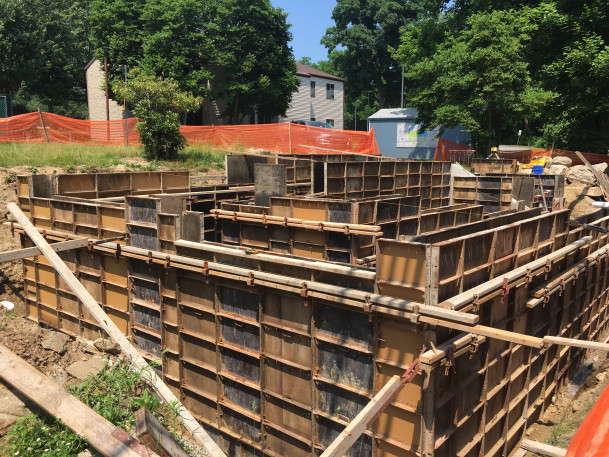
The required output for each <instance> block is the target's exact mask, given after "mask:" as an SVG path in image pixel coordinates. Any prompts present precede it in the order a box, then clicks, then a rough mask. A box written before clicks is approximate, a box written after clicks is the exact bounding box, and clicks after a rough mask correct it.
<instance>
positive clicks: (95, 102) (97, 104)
mask: <svg viewBox="0 0 609 457" xmlns="http://www.w3.org/2000/svg"><path fill="white" fill-rule="evenodd" d="M86 78H87V102H88V104H89V120H90V121H105V120H106V91H105V90H104V69H103V63H102V62H99V61H97V60H96V61H94V62H93V63H92V64H91V65H90V66H89V68H87V73H86ZM109 105H110V120H111V121H116V120H120V119H125V118H126V117H131V113H130V112H129V111H128V110H126V111H123V107H122V106H121V105H119V104H118V103H117V102H116V101H114V100H112V99H110V100H109Z"/></svg>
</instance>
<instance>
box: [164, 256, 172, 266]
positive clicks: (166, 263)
mask: <svg viewBox="0 0 609 457" xmlns="http://www.w3.org/2000/svg"><path fill="white" fill-rule="evenodd" d="M170 267H171V257H170V256H167V257H165V268H170Z"/></svg>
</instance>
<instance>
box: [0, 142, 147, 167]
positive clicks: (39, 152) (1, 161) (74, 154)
mask: <svg viewBox="0 0 609 457" xmlns="http://www.w3.org/2000/svg"><path fill="white" fill-rule="evenodd" d="M141 156H142V149H141V148H139V147H129V148H127V147H124V146H91V145H82V144H71V143H66V144H63V143H49V144H46V143H42V144H41V143H0V167H16V166H21V165H25V166H28V167H30V168H36V167H45V166H50V167H64V168H68V167H76V166H80V167H84V168H109V167H111V166H112V165H118V164H119V163H120V161H121V159H126V158H133V157H141Z"/></svg>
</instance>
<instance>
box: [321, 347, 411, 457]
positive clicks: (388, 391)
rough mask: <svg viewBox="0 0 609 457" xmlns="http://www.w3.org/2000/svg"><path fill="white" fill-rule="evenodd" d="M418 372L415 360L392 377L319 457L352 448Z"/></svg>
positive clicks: (337, 454)
mask: <svg viewBox="0 0 609 457" xmlns="http://www.w3.org/2000/svg"><path fill="white" fill-rule="evenodd" d="M418 371H419V359H416V360H415V361H414V362H413V363H412V364H411V365H410V367H409V368H408V370H406V372H405V373H404V374H403V375H402V376H393V377H392V378H391V380H390V381H389V382H388V383H387V384H385V385H384V386H383V388H382V389H381V390H379V392H378V393H377V394H376V395H375V396H374V398H372V400H370V402H369V403H368V404H367V405H366V406H365V407H364V409H362V410H361V411H360V412H359V414H358V415H357V416H355V419H353V421H351V422H350V423H349V425H347V427H346V428H345V429H344V430H343V431H342V432H341V434H340V435H338V437H337V438H336V439H335V440H334V441H333V442H332V444H330V446H328V447H327V448H326V450H325V451H324V453H323V454H322V455H321V457H342V456H343V455H344V454H345V452H347V450H348V449H349V448H350V447H351V446H353V444H354V443H355V442H356V441H357V439H358V438H359V437H360V436H361V435H362V433H364V432H365V431H366V429H368V428H370V426H371V425H372V424H373V423H374V421H376V419H378V417H379V416H380V415H381V413H382V412H383V411H384V410H385V408H386V407H387V406H389V404H390V403H391V402H392V401H393V399H394V398H395V397H396V396H397V395H398V394H399V393H400V390H402V389H403V388H404V386H405V385H406V384H407V383H409V382H411V381H412V380H413V379H414V377H415V376H416V375H417V373H418Z"/></svg>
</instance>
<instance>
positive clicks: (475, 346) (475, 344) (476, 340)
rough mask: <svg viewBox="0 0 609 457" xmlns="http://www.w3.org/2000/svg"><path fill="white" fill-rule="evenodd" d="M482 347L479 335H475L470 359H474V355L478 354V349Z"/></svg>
mask: <svg viewBox="0 0 609 457" xmlns="http://www.w3.org/2000/svg"><path fill="white" fill-rule="evenodd" d="M479 347H480V338H479V337H478V335H473V336H472V342H471V343H470V348H469V350H470V352H469V358H470V359H471V358H473V357H474V354H475V353H476V352H478V348H479Z"/></svg>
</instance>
